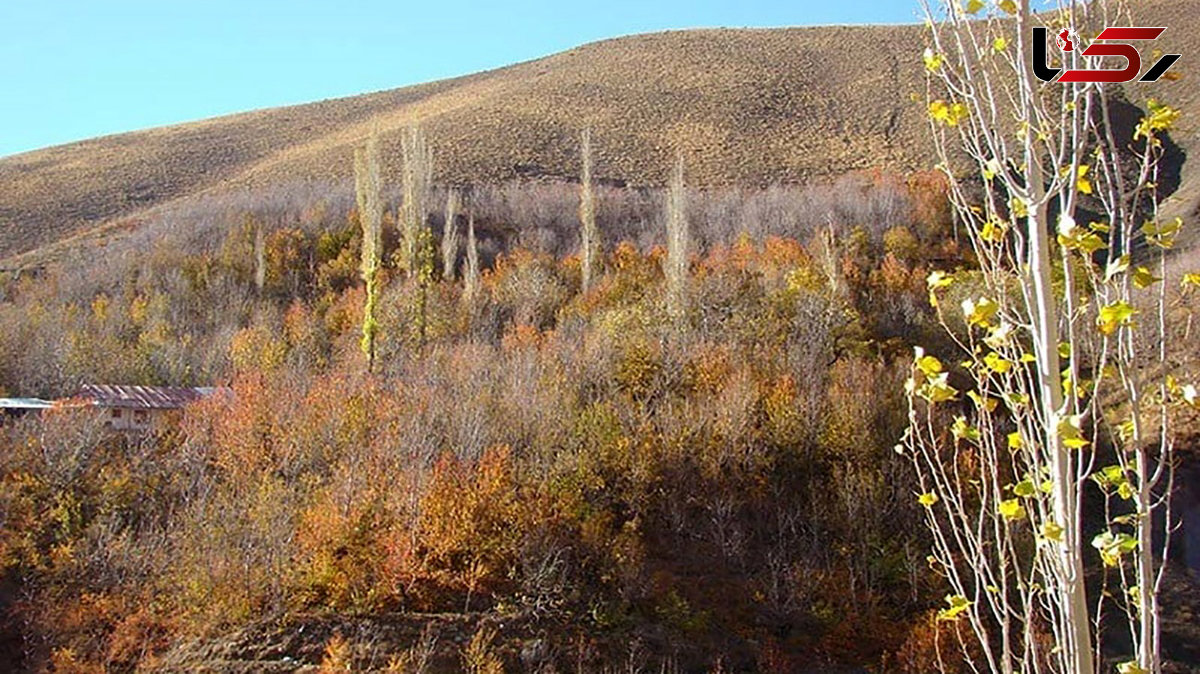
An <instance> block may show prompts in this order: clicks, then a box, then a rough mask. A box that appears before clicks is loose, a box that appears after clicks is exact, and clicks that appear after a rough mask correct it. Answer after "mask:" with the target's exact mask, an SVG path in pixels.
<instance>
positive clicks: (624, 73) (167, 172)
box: [0, 0, 1200, 267]
mask: <svg viewBox="0 0 1200 674" xmlns="http://www.w3.org/2000/svg"><path fill="white" fill-rule="evenodd" d="M1137 11H1138V14H1139V15H1140V17H1141V22H1143V23H1149V24H1150V25H1167V26H1169V27H1171V30H1170V31H1168V33H1167V34H1166V35H1165V36H1164V38H1163V39H1162V40H1160V42H1161V44H1160V45H1158V46H1160V47H1162V48H1163V49H1166V50H1169V51H1180V52H1182V53H1183V54H1184V59H1183V61H1181V63H1180V64H1179V65H1177V66H1176V68H1178V69H1180V70H1182V71H1187V70H1188V69H1189V63H1188V61H1189V60H1190V59H1191V58H1196V57H1200V46H1196V48H1193V46H1194V45H1197V41H1196V39H1195V38H1194V37H1193V36H1194V35H1195V34H1196V30H1195V29H1196V28H1200V26H1198V25H1197V24H1200V0H1184V1H1182V2H1179V1H1169V0H1148V1H1146V2H1140V3H1138V7H1137ZM797 18H798V19H802V18H803V17H802V16H798V17H797ZM920 50H921V29H920V28H919V27H917V26H887V27H882V26H881V27H818V28H795V29H769V30H696V31H680V32H670V33H659V34H650V35H639V36H633V37H625V38H618V39H613V40H607V41H603V42H598V43H594V44H589V45H585V46H582V47H579V48H577V49H573V50H571V51H567V52H563V53H560V54H556V55H553V56H549V57H546V58H543V59H539V60H536V61H530V62H527V63H522V64H518V65H514V66H510V67H507V68H502V69H499V70H494V71H490V72H485V73H480V74H477V75H471V76H468V77H462V78H457V79H452V80H446V81H442V82H437V83H432V84H426V85H420V86H415V87H408V88H404V89H397V90H393V91H385V92H379V93H373V94H366V95H362V96H356V97H352V98H345V99H339V100H330V101H323V102H319V103H312V104H308V105H300V106H293V107H287V108H277V109H270V110H262V111H256V112H249V113H244V114H239V115H233V116H229V117H221V118H216V119H210V120H205V121H201V122H195V123H190V124H182V125H178V126H172V127H165V128H160V129H152V130H147V131H139V132H134V133H127V134H121V135H116V136H107V137H103V138H96V139H92V140H87V141H83V142H79V143H73V144H69V145H63V146H59V147H52V148H47V149H43V150H38V151H34V152H29V153H25V154H21V155H16V156H12V157H7V158H3V159H0V267H3V266H11V265H13V264H19V263H21V262H22V260H23V261H24V262H28V261H29V260H32V259H37V258H38V257H43V255H40V254H37V253H38V251H40V252H41V253H43V254H44V253H45V252H46V251H47V247H48V246H52V245H57V246H62V245H72V242H73V241H77V240H78V239H73V238H72V237H80V236H83V239H84V240H85V241H86V240H87V238H88V236H89V233H92V234H94V233H95V232H96V231H105V228H108V229H111V228H112V227H113V226H114V224H119V223H121V222H122V221H127V220H128V219H129V218H130V217H131V216H135V215H137V214H138V213H140V212H144V211H145V210H146V209H149V208H152V207H155V206H158V205H161V204H165V203H169V202H172V201H175V200H180V199H186V198H188V197H191V196H194V195H197V194H201V193H206V192H208V193H211V192H213V191H221V190H227V189H240V188H242V187H244V186H255V187H264V186H266V187H270V186H271V185H273V184H282V183H284V182H287V181H295V180H307V179H316V180H333V181H338V180H342V179H345V178H347V177H348V176H349V174H350V167H351V161H350V157H351V149H352V147H353V146H354V145H355V144H356V143H358V142H360V141H361V139H362V138H363V137H364V136H365V135H366V134H367V133H368V132H369V131H370V130H372V129H378V130H379V131H380V132H381V134H382V136H383V138H384V149H385V153H387V154H388V155H389V156H390V157H391V159H390V160H389V161H390V162H391V163H392V164H393V165H395V164H396V163H397V162H396V157H395V155H396V154H397V153H398V133H399V131H400V130H402V129H403V128H404V127H405V126H407V125H408V124H410V123H412V122H419V123H421V124H422V125H423V126H424V127H425V128H426V130H427V135H428V136H429V137H430V139H431V141H432V142H433V144H434V145H435V150H436V152H437V164H438V167H437V176H436V179H437V180H439V181H443V182H459V183H466V182H473V183H479V182H498V181H503V180H508V179H513V178H521V177H549V178H555V177H570V176H574V175H575V174H576V173H577V171H578V168H577V138H578V132H579V131H580V129H581V128H583V127H584V126H591V127H592V128H593V129H594V131H593V136H594V138H595V145H596V147H597V153H598V158H597V159H598V171H597V172H598V174H599V175H600V176H602V177H605V178H609V179H612V180H619V181H625V182H628V183H633V184H639V183H657V182H660V181H661V180H662V179H663V177H664V176H665V174H666V169H667V167H668V166H669V165H670V158H671V157H672V156H673V155H674V153H675V152H676V150H677V149H679V150H682V151H683V152H684V153H685V155H686V156H687V160H688V167H689V180H690V181H692V182H693V183H698V184H709V185H713V184H765V183H770V182H791V181H799V180H804V179H806V178H809V177H813V176H819V175H829V174H837V173H841V172H844V171H846V170H848V169H853V168H860V167H871V166H885V167H895V168H902V169H907V168H917V167H923V166H928V165H929V164H930V157H929V149H928V148H929V143H928V141H927V139H926V130H925V126H924V124H925V122H924V117H923V110H922V106H921V105H920V104H917V103H913V102H912V100H911V98H910V95H911V94H913V93H916V92H921V91H923V88H924V78H923V75H922V73H921V69H920V63H919V53H920ZM1193 55H1196V56H1193ZM1153 87H1154V88H1153V91H1152V93H1153V94H1154V95H1157V96H1160V97H1162V98H1165V99H1167V100H1170V101H1172V102H1174V103H1179V104H1183V105H1185V106H1186V109H1187V110H1189V111H1195V110H1196V106H1195V103H1196V98H1197V97H1196V93H1195V90H1194V80H1193V79H1192V78H1191V77H1184V78H1183V79H1182V80H1180V81H1178V82H1161V83H1156V84H1154V85H1153ZM1196 128H1197V127H1196V126H1195V124H1194V123H1189V124H1187V125H1186V127H1185V128H1184V129H1182V130H1181V131H1180V132H1179V133H1178V134H1177V136H1178V138H1177V140H1178V141H1179V142H1180V144H1181V146H1182V147H1183V148H1184V149H1185V151H1186V150H1190V149H1191V148H1192V147H1193V146H1195V145H1196ZM1189 168H1190V167H1189ZM1196 183H1197V178H1195V177H1194V176H1192V175H1191V172H1185V176H1184V185H1182V186H1181V190H1180V196H1181V197H1186V201H1187V202H1188V204H1189V208H1190V204H1191V202H1192V201H1194V199H1195V197H1196V196H1197V195H1200V186H1198V185H1196ZM98 228H99V229H98ZM64 242H65V243H64ZM31 251H33V252H35V254H34V255H32V256H31V255H21V254H25V253H30V252H31ZM18 256H19V257H18Z"/></svg>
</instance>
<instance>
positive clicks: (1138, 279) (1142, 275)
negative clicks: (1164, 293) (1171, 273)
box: [1133, 267, 1162, 289]
mask: <svg viewBox="0 0 1200 674" xmlns="http://www.w3.org/2000/svg"><path fill="white" fill-rule="evenodd" d="M1161 280H1162V279H1160V278H1159V277H1157V276H1155V275H1154V274H1152V273H1150V270H1149V269H1146V268H1145V267H1138V268H1137V269H1135V270H1133V285H1134V286H1136V287H1137V288H1138V289H1145V288H1149V287H1150V286H1152V285H1154V284H1155V283H1158V282H1159V281H1161Z"/></svg>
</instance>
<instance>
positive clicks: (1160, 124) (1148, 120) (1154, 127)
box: [1133, 98, 1180, 140]
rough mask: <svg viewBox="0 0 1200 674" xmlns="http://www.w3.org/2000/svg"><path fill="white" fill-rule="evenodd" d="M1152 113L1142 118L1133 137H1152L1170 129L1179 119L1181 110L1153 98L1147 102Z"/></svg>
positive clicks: (1135, 138)
mask: <svg viewBox="0 0 1200 674" xmlns="http://www.w3.org/2000/svg"><path fill="white" fill-rule="evenodd" d="M1146 107H1147V108H1149V111H1150V114H1149V115H1146V116H1145V117H1143V118H1142V120H1141V122H1139V123H1138V125H1137V128H1136V129H1134V131H1133V139H1134V140H1137V139H1138V138H1151V137H1152V136H1154V134H1155V133H1157V132H1159V131H1169V130H1170V129H1171V127H1172V126H1174V125H1175V122H1177V121H1179V115H1180V112H1179V111H1178V110H1176V109H1175V108H1172V107H1171V106H1169V105H1164V104H1163V103H1160V102H1159V101H1158V100H1156V99H1153V98H1151V99H1150V100H1149V101H1147V102H1146Z"/></svg>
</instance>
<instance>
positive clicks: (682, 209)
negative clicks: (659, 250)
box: [663, 155, 691, 320]
mask: <svg viewBox="0 0 1200 674" xmlns="http://www.w3.org/2000/svg"><path fill="white" fill-rule="evenodd" d="M665 216H666V222H667V256H666V258H665V259H664V260H663V274H664V275H665V276H666V278H667V310H668V312H669V313H670V314H671V316H672V317H674V318H675V319H676V320H679V319H681V318H682V317H683V313H684V311H685V308H686V304H687V272H688V254H689V252H690V248H691V231H690V229H689V228H688V219H687V188H686V186H685V185H684V182H683V155H679V157H678V159H677V160H676V163H675V170H674V171H673V172H672V174H671V183H670V185H669V186H668V187H667V201H666V214H665Z"/></svg>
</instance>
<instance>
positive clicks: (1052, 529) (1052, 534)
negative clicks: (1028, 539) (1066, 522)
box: [1042, 522, 1064, 543]
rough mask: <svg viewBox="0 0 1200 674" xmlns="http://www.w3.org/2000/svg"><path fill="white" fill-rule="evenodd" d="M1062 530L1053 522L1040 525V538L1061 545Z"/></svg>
mask: <svg viewBox="0 0 1200 674" xmlns="http://www.w3.org/2000/svg"><path fill="white" fill-rule="evenodd" d="M1063 531H1064V529H1063V528H1062V527H1060V526H1059V525H1058V524H1057V523H1055V522H1046V523H1044V524H1043V525H1042V538H1044V539H1046V540H1048V541H1054V542H1055V543H1062V535H1063Z"/></svg>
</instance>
